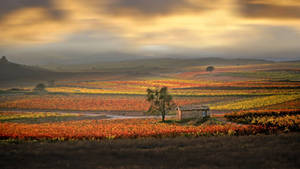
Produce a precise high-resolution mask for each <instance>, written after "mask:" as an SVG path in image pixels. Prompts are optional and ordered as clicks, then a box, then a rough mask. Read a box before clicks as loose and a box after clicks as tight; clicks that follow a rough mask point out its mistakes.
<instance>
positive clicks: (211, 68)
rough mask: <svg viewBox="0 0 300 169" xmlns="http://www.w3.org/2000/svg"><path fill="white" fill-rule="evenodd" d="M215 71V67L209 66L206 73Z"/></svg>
mask: <svg viewBox="0 0 300 169" xmlns="http://www.w3.org/2000/svg"><path fill="white" fill-rule="evenodd" d="M214 70H215V67H213V66H208V67H207V68H206V71H208V72H212V71H214Z"/></svg>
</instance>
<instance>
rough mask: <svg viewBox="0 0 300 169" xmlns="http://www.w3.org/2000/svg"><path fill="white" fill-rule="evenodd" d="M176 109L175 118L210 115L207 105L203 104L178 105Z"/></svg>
mask: <svg viewBox="0 0 300 169" xmlns="http://www.w3.org/2000/svg"><path fill="white" fill-rule="evenodd" d="M176 110H177V115H176V119H177V120H183V119H187V118H203V117H207V116H210V114H209V107H208V106H203V105H190V106H178V107H177V108H176Z"/></svg>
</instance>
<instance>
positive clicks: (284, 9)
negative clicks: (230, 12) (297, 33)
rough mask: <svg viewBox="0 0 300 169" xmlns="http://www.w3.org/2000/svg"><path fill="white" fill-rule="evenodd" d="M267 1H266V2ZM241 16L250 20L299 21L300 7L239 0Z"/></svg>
mask: <svg viewBox="0 0 300 169" xmlns="http://www.w3.org/2000/svg"><path fill="white" fill-rule="evenodd" d="M266 1H267V0H266ZM240 3H241V14H242V15H243V16H245V17H250V18H272V19H297V18H298V19H300V6H294V5H293V4H292V3H291V4H290V5H279V4H268V3H256V2H254V1H253V0H240Z"/></svg>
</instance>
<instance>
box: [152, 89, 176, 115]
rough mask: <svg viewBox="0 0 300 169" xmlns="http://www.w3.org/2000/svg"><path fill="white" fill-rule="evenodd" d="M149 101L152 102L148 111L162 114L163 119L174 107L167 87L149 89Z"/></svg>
mask: <svg viewBox="0 0 300 169" xmlns="http://www.w3.org/2000/svg"><path fill="white" fill-rule="evenodd" d="M147 101H148V102H150V104H151V105H150V107H149V110H148V112H149V113H152V114H161V116H162V121H165V116H166V114H167V113H168V111H170V110H171V109H172V108H173V107H174V103H173V101H172V96H171V95H170V94H169V93H168V88H167V87H162V88H156V89H154V90H152V89H147Z"/></svg>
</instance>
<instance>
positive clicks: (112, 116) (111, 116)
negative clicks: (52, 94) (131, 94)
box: [0, 109, 175, 119]
mask: <svg viewBox="0 0 300 169" xmlns="http://www.w3.org/2000/svg"><path fill="white" fill-rule="evenodd" d="M7 111H8V112H9V111H13V112H55V113H69V114H79V115H81V116H89V117H99V116H106V117H107V118H108V119H136V118H138V119H144V118H161V116H145V115H135V116H133V115H116V114H117V113H118V112H101V111H99V112H86V111H69V110H67V111H64V110H35V109H30V110H24V109H0V114H1V112H7ZM167 117H175V115H168V116H167Z"/></svg>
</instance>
